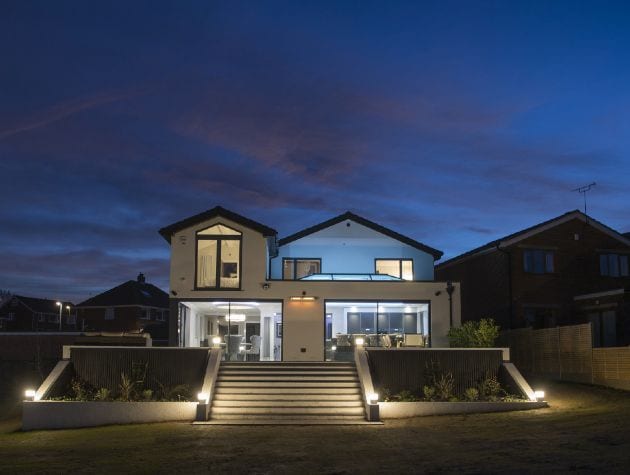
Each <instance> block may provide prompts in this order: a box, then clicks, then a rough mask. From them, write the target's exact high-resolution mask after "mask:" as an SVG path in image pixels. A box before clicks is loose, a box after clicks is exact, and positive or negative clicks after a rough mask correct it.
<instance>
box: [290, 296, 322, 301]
mask: <svg viewBox="0 0 630 475" xmlns="http://www.w3.org/2000/svg"><path fill="white" fill-rule="evenodd" d="M289 300H291V301H292V302H312V301H314V300H317V297H313V296H311V295H300V296H297V297H290V298H289Z"/></svg>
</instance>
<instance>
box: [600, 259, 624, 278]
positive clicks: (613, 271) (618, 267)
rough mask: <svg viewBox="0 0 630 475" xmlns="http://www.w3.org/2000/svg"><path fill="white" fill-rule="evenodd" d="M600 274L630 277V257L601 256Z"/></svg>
mask: <svg viewBox="0 0 630 475" xmlns="http://www.w3.org/2000/svg"><path fill="white" fill-rule="evenodd" d="M599 273H600V275H604V276H609V277H628V256H627V255H620V254H601V255H600V256H599Z"/></svg>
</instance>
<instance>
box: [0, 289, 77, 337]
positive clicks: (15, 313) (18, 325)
mask: <svg viewBox="0 0 630 475" xmlns="http://www.w3.org/2000/svg"><path fill="white" fill-rule="evenodd" d="M60 311H61V313H60ZM60 315H61V324H60V323H59V316H60ZM76 330H77V316H76V309H75V306H74V304H73V303H72V302H60V301H58V300H50V299H40V298H34V297H24V296H23V295H12V296H11V297H10V298H8V299H5V300H4V301H3V303H2V304H1V305H0V331H2V332H34V331H38V332H39V331H76Z"/></svg>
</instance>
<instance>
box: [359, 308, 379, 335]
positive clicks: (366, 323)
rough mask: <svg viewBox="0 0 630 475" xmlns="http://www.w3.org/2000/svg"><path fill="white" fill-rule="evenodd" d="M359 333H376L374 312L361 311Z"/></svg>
mask: <svg viewBox="0 0 630 475" xmlns="http://www.w3.org/2000/svg"><path fill="white" fill-rule="evenodd" d="M361 333H376V322H375V319H374V313H372V312H361Z"/></svg>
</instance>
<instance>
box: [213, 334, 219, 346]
mask: <svg viewBox="0 0 630 475" xmlns="http://www.w3.org/2000/svg"><path fill="white" fill-rule="evenodd" d="M212 344H213V345H214V346H219V345H220V344H221V337H220V336H215V337H212Z"/></svg>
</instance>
